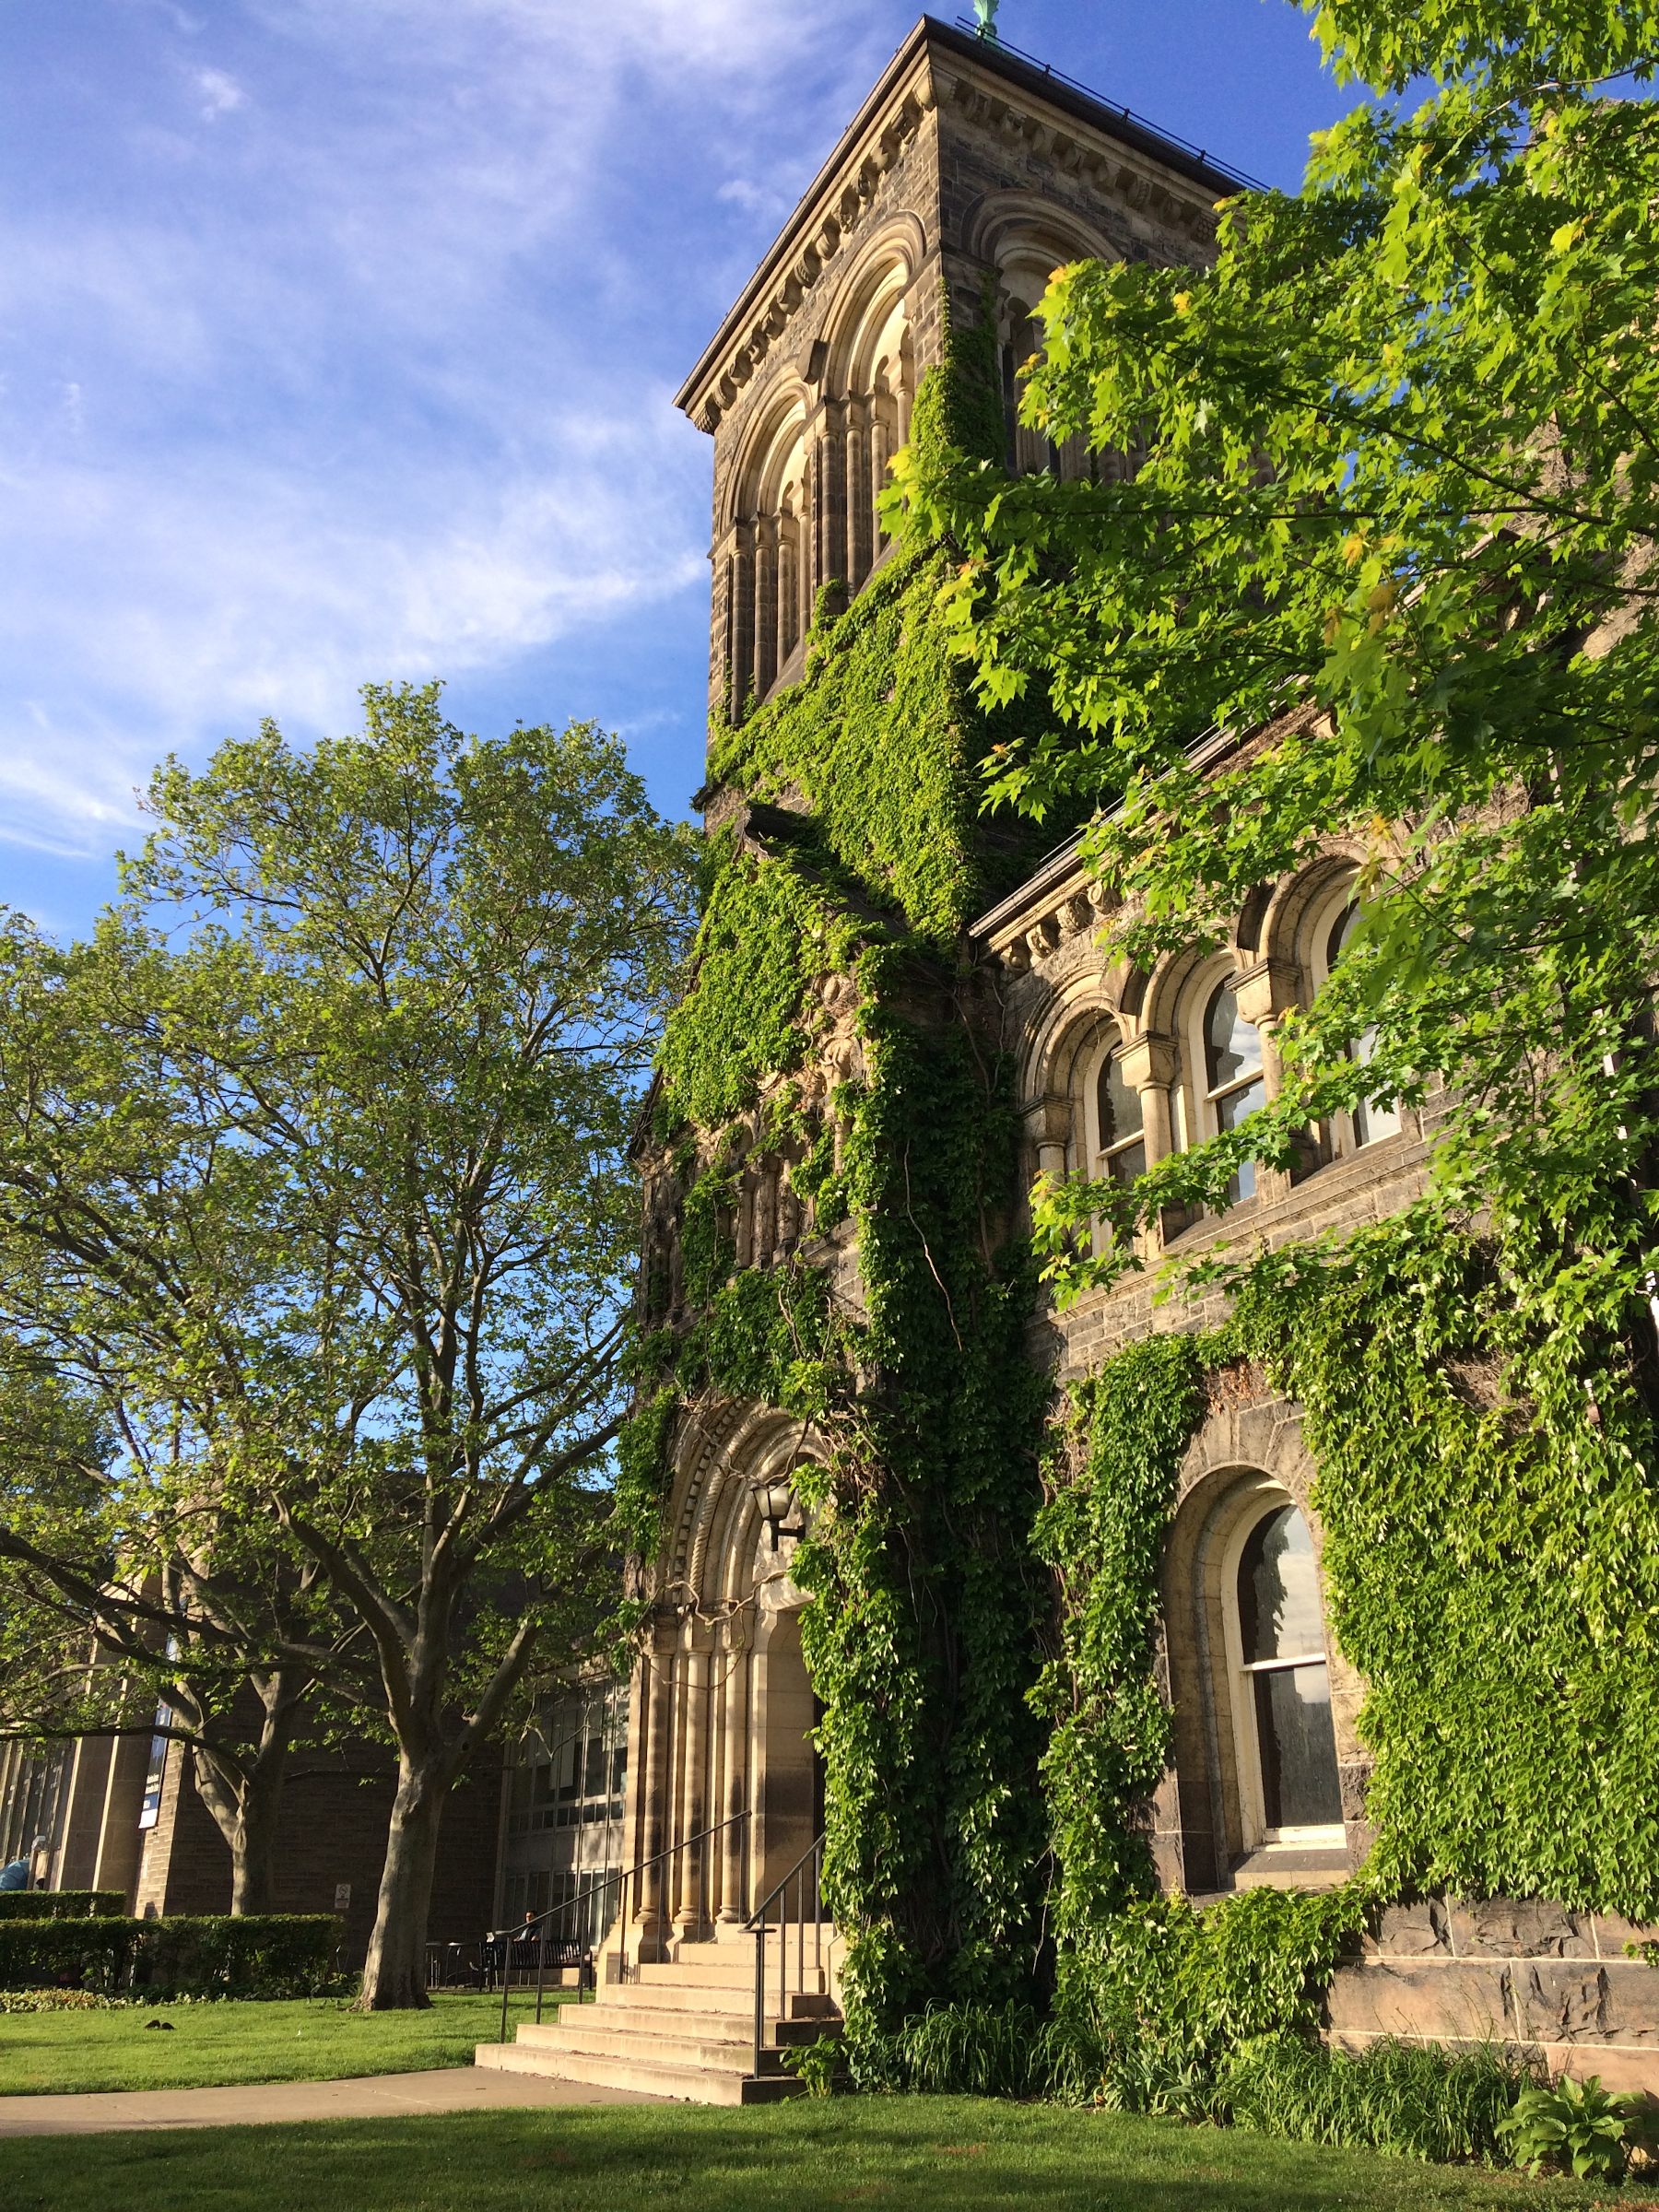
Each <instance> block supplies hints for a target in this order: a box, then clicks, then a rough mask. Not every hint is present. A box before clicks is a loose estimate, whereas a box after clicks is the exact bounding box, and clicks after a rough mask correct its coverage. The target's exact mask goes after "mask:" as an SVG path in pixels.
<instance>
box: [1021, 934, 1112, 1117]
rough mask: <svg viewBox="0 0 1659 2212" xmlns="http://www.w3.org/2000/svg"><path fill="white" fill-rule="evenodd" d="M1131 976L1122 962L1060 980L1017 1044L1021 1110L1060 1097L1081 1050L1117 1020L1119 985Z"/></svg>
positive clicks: (1026, 1025) (1029, 1020)
mask: <svg viewBox="0 0 1659 2212" xmlns="http://www.w3.org/2000/svg"><path fill="white" fill-rule="evenodd" d="M1128 973H1129V971H1128V970H1127V969H1126V968H1125V967H1124V965H1123V964H1122V963H1121V962H1120V963H1119V965H1118V966H1117V967H1115V968H1112V969H1110V970H1108V971H1105V972H1104V973H1102V971H1100V969H1098V968H1096V969H1093V970H1092V971H1090V970H1086V971H1083V972H1082V973H1079V974H1074V975H1070V976H1065V977H1063V978H1061V979H1060V980H1059V981H1058V982H1056V983H1055V984H1054V985H1053V987H1052V988H1051V990H1050V991H1049V993H1048V994H1047V996H1046V998H1045V999H1044V1000H1043V1001H1042V1003H1041V1006H1040V1007H1039V1008H1038V1010H1037V1012H1036V1013H1035V1014H1034V1015H1033V1016H1031V1017H1030V1018H1029V1019H1028V1020H1027V1022H1026V1024H1025V1030H1024V1035H1023V1036H1022V1038H1021V1040H1020V1053H1019V1063H1018V1087H1019V1089H1018V1095H1019V1100H1020V1103H1021V1105H1022V1106H1030V1105H1032V1104H1034V1103H1035V1102H1036V1101H1037V1100H1040V1099H1044V1098H1051V1097H1053V1096H1055V1095H1056V1094H1061V1095H1064V1093H1065V1088H1066V1082H1067V1080H1068V1079H1069V1077H1068V1071H1069V1069H1070V1067H1071V1066H1072V1065H1074V1064H1075V1061H1076V1057H1077V1053H1078V1052H1079V1051H1082V1050H1086V1049H1087V1047H1088V1043H1089V1042H1090V1041H1091V1037H1092V1033H1093V1032H1094V1031H1095V1030H1099V1029H1100V1026H1101V1025H1102V1024H1115V1023H1117V1021H1118V1019H1119V1016H1120V1005H1121V993H1122V986H1123V984H1124V981H1125V980H1126V978H1127V975H1128Z"/></svg>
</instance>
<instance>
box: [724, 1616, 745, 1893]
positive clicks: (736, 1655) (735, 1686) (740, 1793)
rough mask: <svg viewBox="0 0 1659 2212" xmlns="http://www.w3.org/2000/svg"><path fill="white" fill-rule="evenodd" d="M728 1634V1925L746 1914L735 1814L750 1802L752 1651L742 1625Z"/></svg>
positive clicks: (740, 1824) (739, 1828)
mask: <svg viewBox="0 0 1659 2212" xmlns="http://www.w3.org/2000/svg"><path fill="white" fill-rule="evenodd" d="M728 1634H729V1636H730V1639H731V1641H729V1642H728V1644H727V1648H726V1653H725V1664H726V1669H727V1672H726V1684H725V1772H724V1790H725V1796H724V1804H723V1806H722V1807H721V1816H720V1817H721V1818H722V1819H723V1820H731V1821H732V1822H733V1825H732V1826H731V1827H730V1828H728V1829H727V1830H726V1831H725V1833H724V1835H723V1836H722V1838H721V1854H720V1856H721V1870H720V1920H721V1924H722V1926H724V1927H728V1928H729V1927H734V1926H736V1925H738V1924H740V1923H741V1922H742V1920H743V1918H744V1903H745V1900H744V1894H743V1868H744V1861H745V1850H744V1845H745V1841H746V1839H745V1835H744V1828H745V1825H746V1824H745V1823H744V1822H742V1821H739V1820H737V1819H735V1815H736V1814H738V1813H740V1812H742V1811H743V1809H744V1806H746V1805H747V1803H748V1798H747V1794H746V1793H747V1786H748V1775H747V1765H748V1761H747V1759H746V1758H745V1756H744V1753H745V1750H746V1748H747V1743H748V1676H749V1654H748V1650H747V1644H746V1643H745V1641H744V1640H743V1630H742V1629H741V1627H737V1628H735V1629H732V1630H729V1631H728Z"/></svg>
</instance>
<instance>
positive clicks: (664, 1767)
mask: <svg viewBox="0 0 1659 2212" xmlns="http://www.w3.org/2000/svg"><path fill="white" fill-rule="evenodd" d="M672 1635H673V1630H672V1628H671V1627H670V1626H669V1625H668V1624H666V1623H662V1624H659V1626H658V1630H657V1633H656V1634H655V1636H654V1637H653V1639H652V1644H651V1650H650V1653H649V1655H648V1656H647V1658H646V1661H645V1664H646V1665H647V1666H648V1667H649V1668H650V1670H651V1680H650V1686H649V1690H648V1692H647V1696H646V1698H645V1699H644V1700H642V1703H643V1706H644V1710H645V1712H646V1714H647V1716H648V1718H647V1726H646V1739H645V1762H644V1763H645V1783H644V1786H645V1807H644V1810H645V1819H644V1827H643V1833H642V1835H641V1853H640V1855H641V1858H644V1859H654V1858H655V1857H656V1854H657V1853H658V1852H660V1851H665V1850H666V1849H667V1847H668V1835H667V1830H668V1812H669V1806H668V1798H669V1793H670V1790H671V1789H672V1787H673V1782H672V1777H671V1773H670V1770H669V1765H668V1753H669V1748H670V1746H669V1741H668V1738H669V1734H670V1730H671V1728H672V1725H673V1712H674V1645H673V1642H672V1641H671V1638H672ZM663 1897H664V1886H663V1867H662V1865H660V1864H659V1865H655V1866H649V1867H647V1868H646V1870H645V1871H644V1873H643V1874H641V1877H640V1887H639V1894H638V1897H637V1899H636V1900H635V1906H634V1918H635V1920H636V1921H637V1923H638V1924H639V1925H640V1927H641V1929H643V1930H645V1931H646V1932H648V1933H652V1932H654V1931H655V1930H656V1929H657V1928H659V1927H660V1926H661V1924H662V1917H663Z"/></svg>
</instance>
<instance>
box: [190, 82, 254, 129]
mask: <svg viewBox="0 0 1659 2212" xmlns="http://www.w3.org/2000/svg"><path fill="white" fill-rule="evenodd" d="M195 86H196V90H197V91H198V92H199V93H200V94H201V95H202V109H201V112H202V114H203V115H204V116H205V117H206V120H207V121H208V122H209V123H214V122H217V121H218V118H219V116H221V115H229V114H230V113H231V112H232V111H233V110H235V109H237V108H240V107H241V106H242V105H243V103H244V102H245V101H246V100H247V97H248V96H247V94H246V93H245V92H244V91H243V90H242V88H241V86H240V85H239V84H238V83H237V81H236V79H235V78H234V77H233V76H226V74H225V72H224V71H223V70H222V69H198V70H197V71H196V76H195Z"/></svg>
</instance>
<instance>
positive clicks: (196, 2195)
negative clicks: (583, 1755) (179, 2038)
mask: <svg viewBox="0 0 1659 2212" xmlns="http://www.w3.org/2000/svg"><path fill="white" fill-rule="evenodd" d="M556 2199H561V2200H562V2201H563V2202H565V2203H566V2204H571V2203H577V2204H582V2205H584V2206H592V2207H593V2208H594V2212H634V2208H636V2207H637V2208H639V2212H645V2208H646V2207H651V2208H652V2212H656V2208H657V2207H661V2206H671V2207H673V2212H775V2208H776V2207H777V2206H781V2205H788V2204H792V2203H795V2204H799V2205H800V2206H802V2207H803V2208H804V2212H817V2208H818V2207H819V2206H839V2205H873V2204H881V2205H886V2206H891V2207H892V2212H900V2207H906V2208H909V2207H917V2208H922V2207H926V2208H928V2212H934V2208H935V2207H936V2212H981V2208H982V2207H990V2206H1018V2207H1019V2208H1020V2212H1335V2208H1336V2207H1338V2206H1356V2207H1368V2208H1369V2207H1376V2212H1429V2207H1430V2206H1437V2207H1438V2206H1445V2207H1449V2208H1450V2207H1456V2208H1457V2212H1488V2208H1489V2212H1499V2208H1502V2212H1533V2208H1534V2207H1535V2208H1537V2212H1544V2207H1547V2206H1563V2207H1565V2206H1585V2207H1587V2206H1593V2205H1595V2204H1598V2203H1600V2204H1605V2205H1606V2206H1609V2208H1610V2207H1611V2206H1618V2208H1619V2212H1639V2208H1641V2207H1645V2208H1646V2212H1653V2206H1654V2205H1655V2203H1659V2200H1656V2199H1655V2198H1653V2196H1652V2195H1650V2194H1648V2193H1647V2192H1646V2191H1644V2190H1641V2189H1630V2190H1627V2191H1623V2192H1618V2191H1606V2190H1603V2191H1601V2192H1599V2193H1598V2192H1597V2191H1596V2190H1594V2189H1593V2188H1590V2187H1587V2186H1583V2185H1581V2184H1578V2183H1571V2182H1540V2183H1534V2182H1526V2181H1524V2180H1522V2179H1521V2178H1520V2177H1519V2176H1517V2175H1513V2174H1494V2173H1482V2172H1480V2171H1475V2170H1469V2169H1465V2168H1456V2167H1445V2166H1416V2165H1410V2164H1407V2163H1406V2161H1405V2160H1403V2159H1383V2158H1372V2157H1367V2156H1362V2155H1360V2154H1359V2153H1357V2152H1350V2151H1331V2150H1315V2149H1311V2148H1306V2147H1301V2146H1300V2145H1294V2144H1288V2143H1276V2142H1271V2141H1268V2140H1267V2139H1265V2137H1262V2136H1247V2135H1241V2134H1237V2133H1230V2132H1223V2131H1221V2130H1219V2129H1216V2128H1208V2127H1183V2126H1182V2125H1181V2124H1179V2123H1178V2122H1174V2121H1159V2120H1133V2119H1128V2118H1125V2117H1124V2116H1122V2115H1119V2114H1112V2115H1100V2116H1091V2115H1089V2114H1088V2113H1083V2112H1061V2111H1056V2110H1054V2109H1053V2108H1048V2107H1042V2106H1022V2105H1007V2104H995V2103H990V2102H986V2101H983V2100H979V2099H975V2098H955V2097H952V2098H945V2097H938V2098H932V2097H928V2098H924V2097H871V2098H847V2099H837V2100H832V2101H830V2102H827V2103H818V2102H808V2101H806V2100H802V2101H801V2102H798V2103H794V2104H790V2105H784V2106H777V2105H773V2106H770V2107H761V2108H760V2109H759V2110H756V2109H754V2108H750V2109H749V2110H747V2111H736V2112H733V2111H711V2110H709V2109H708V2108H706V2107H701V2106H695V2105H690V2106H677V2107H675V2108H672V2109H669V2108H666V2107H663V2106H650V2107H646V2106H632V2107H630V2106H616V2105H612V2106H608V2107H603V2106H602V2107H590V2108H587V2109H582V2108H581V2107H577V2108H566V2109H560V2110H556V2111H548V2110H545V2109H544V2110H542V2111H539V2112H465V2113H457V2114H443V2115H431V2116H427V2117H423V2118H419V2119H410V2120H399V2121H383V2120H351V2121H340V2122H335V2123H331V2124H312V2125H308V2126H303V2127H241V2128H212V2129H207V2128H203V2129H198V2130H181V2131H171V2132H169V2133H167V2134H156V2135H122V2136H46V2137H41V2136H36V2137H32V2138H29V2137H25V2138H14V2139H13V2140H11V2141H0V2205H4V2206H6V2208H7V2212H110V2208H111V2207H114V2206H118V2207H120V2212H531V2208H532V2207H536V2208H538V2212H539V2208H540V2207H544V2206H547V2205H549V2204H550V2203H552V2202H553V2201H555V2200H556Z"/></svg>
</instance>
